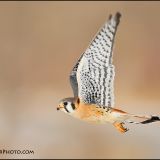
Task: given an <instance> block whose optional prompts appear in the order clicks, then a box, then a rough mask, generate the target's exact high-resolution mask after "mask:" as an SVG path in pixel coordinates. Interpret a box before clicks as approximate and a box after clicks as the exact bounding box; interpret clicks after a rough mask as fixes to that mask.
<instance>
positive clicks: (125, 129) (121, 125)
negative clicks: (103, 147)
mask: <svg viewBox="0 0 160 160" xmlns="http://www.w3.org/2000/svg"><path fill="white" fill-rule="evenodd" d="M123 124H124V123H123V122H122V123H118V122H115V123H114V124H113V125H114V126H115V127H116V128H117V129H118V131H120V132H121V133H125V132H127V131H128V130H129V129H128V128H125V127H124V126H123Z"/></svg>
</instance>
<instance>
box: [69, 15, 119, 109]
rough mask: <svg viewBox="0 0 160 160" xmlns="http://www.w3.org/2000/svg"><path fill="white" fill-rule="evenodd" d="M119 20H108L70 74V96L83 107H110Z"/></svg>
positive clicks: (117, 17)
mask: <svg viewBox="0 0 160 160" xmlns="http://www.w3.org/2000/svg"><path fill="white" fill-rule="evenodd" d="M120 16H121V15H120V13H116V15H115V16H113V17H112V16H110V17H109V19H108V21H107V22H106V23H105V25H104V26H103V27H102V28H101V29H100V31H99V32H98V33H97V35H96V36H95V38H94V39H93V41H92V42H91V44H90V45H89V47H88V48H87V50H86V51H85V52H84V53H83V54H82V55H81V57H80V58H79V60H78V62H77V63H76V65H75V66H74V68H73V70H72V72H71V75H70V80H71V85H72V88H73V92H74V95H75V96H78V97H79V98H80V100H82V101H83V102H84V103H92V104H98V105H100V106H105V107H112V106H114V93H113V81H114V75H115V72H114V65H113V64H112V53H113V52H112V50H113V43H114V37H115V33H116V30H117V26H118V24H119V21H120Z"/></svg>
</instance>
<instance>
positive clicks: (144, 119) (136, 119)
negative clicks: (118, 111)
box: [126, 115, 160, 124]
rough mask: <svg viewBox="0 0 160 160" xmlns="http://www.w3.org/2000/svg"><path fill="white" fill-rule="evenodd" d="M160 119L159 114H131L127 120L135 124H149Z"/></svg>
mask: <svg viewBox="0 0 160 160" xmlns="http://www.w3.org/2000/svg"><path fill="white" fill-rule="evenodd" d="M157 121H160V117H159V116H153V115H151V116H136V115H131V116H130V117H129V118H128V119H127V120H126V122H128V123H134V124H148V123H152V122H157Z"/></svg>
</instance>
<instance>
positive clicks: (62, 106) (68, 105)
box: [57, 98, 77, 113]
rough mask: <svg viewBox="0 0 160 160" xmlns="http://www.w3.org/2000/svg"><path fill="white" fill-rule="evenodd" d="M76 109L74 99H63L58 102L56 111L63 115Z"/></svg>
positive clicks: (75, 100)
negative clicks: (61, 112)
mask: <svg viewBox="0 0 160 160" xmlns="http://www.w3.org/2000/svg"><path fill="white" fill-rule="evenodd" d="M76 109H77V99H76V98H65V99H62V100H61V101H60V102H59V105H58V107H57V110H61V111H63V112H65V113H73V112H74V111H75V110H76Z"/></svg>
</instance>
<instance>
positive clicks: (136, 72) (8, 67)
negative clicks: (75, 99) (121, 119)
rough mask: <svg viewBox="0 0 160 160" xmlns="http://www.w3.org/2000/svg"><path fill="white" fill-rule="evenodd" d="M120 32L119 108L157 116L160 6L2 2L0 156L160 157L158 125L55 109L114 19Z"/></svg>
mask: <svg viewBox="0 0 160 160" xmlns="http://www.w3.org/2000/svg"><path fill="white" fill-rule="evenodd" d="M116 11H120V12H121V13H122V18H121V23H120V25H119V28H118V32H117V35H116V41H115V47H114V64H115V66H116V78H115V101H116V102H115V103H116V106H118V107H119V108H122V109H124V110H125V111H128V112H131V113H136V114H160V2H98V1H97V2H0V149H10V150H11V149H21V150H23V149H28V150H34V151H35V154H34V155H2V154H1V155H0V158H160V152H159V148H160V123H153V124H150V125H128V127H129V128H130V131H129V132H127V133H126V134H124V135H122V134H119V133H118V132H117V131H116V130H115V128H114V127H112V125H111V124H106V125H90V124H87V123H84V122H81V121H79V120H76V119H73V118H72V117H69V116H68V115H66V114H64V113H62V112H57V111H56V106H57V103H58V101H59V100H60V99H61V98H64V97H68V96H71V95H72V90H71V87H70V84H69V79H68V75H69V73H70V71H71V68H72V67H73V65H74V64H75V62H76V60H77V59H78V57H79V56H80V55H81V53H82V52H83V51H84V50H85V49H86V47H87V46H88V44H89V43H90V40H91V39H92V37H93V36H94V34H95V33H96V32H97V30H98V29H99V27H101V26H102V24H104V22H105V20H106V19H107V18H108V16H109V14H110V13H112V14H114V13H115V12H116Z"/></svg>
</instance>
